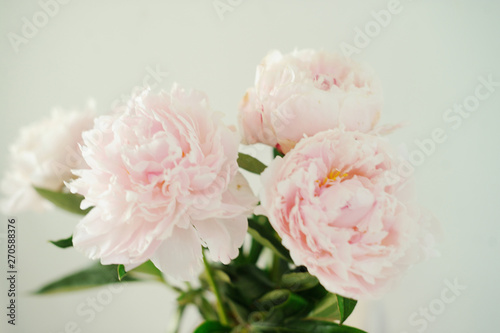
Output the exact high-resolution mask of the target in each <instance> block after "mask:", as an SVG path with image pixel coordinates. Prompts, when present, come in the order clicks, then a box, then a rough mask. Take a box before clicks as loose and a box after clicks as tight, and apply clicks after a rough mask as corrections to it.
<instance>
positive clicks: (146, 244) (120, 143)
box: [69, 86, 256, 280]
mask: <svg viewBox="0 0 500 333" xmlns="http://www.w3.org/2000/svg"><path fill="white" fill-rule="evenodd" d="M83 139H84V145H83V146H82V153H83V157H84V158H85V160H86V162H87V163H88V165H89V167H90V168H89V169H82V170H76V171H74V172H75V174H76V175H77V176H79V178H78V179H76V180H74V181H73V182H71V183H70V184H69V187H70V189H71V191H72V192H75V193H79V194H82V195H83V196H85V200H84V201H83V202H82V208H86V207H91V206H94V208H93V209H92V210H91V211H90V213H89V214H87V215H86V216H85V217H84V218H83V219H82V220H81V221H80V223H79V224H78V225H77V227H76V230H75V233H74V236H73V243H74V246H75V248H77V249H78V250H80V251H82V252H84V253H85V254H86V255H87V256H88V257H90V258H93V259H97V258H100V259H101V262H102V263H103V264H124V265H125V267H126V269H131V268H133V267H135V266H137V265H139V264H141V263H143V262H145V261H147V260H152V261H153V263H154V264H155V265H156V266H157V267H158V268H159V269H161V270H162V271H163V272H164V273H166V274H167V275H169V276H172V277H175V278H179V279H183V280H188V279H191V278H192V277H193V276H194V275H195V274H196V273H197V272H198V271H199V269H200V267H201V263H202V260H201V258H202V246H205V247H207V248H208V250H209V252H210V257H211V259H213V260H216V261H220V262H222V263H229V261H230V260H231V259H233V258H235V257H236V256H237V255H238V248H239V247H240V246H241V245H242V243H243V240H244V238H245V234H246V231H247V219H246V218H247V215H248V214H249V213H250V212H251V211H252V209H253V207H254V205H255V204H256V198H255V197H254V196H253V194H252V192H251V190H250V188H249V186H248V184H247V182H246V180H245V179H244V178H243V176H242V175H241V174H240V173H239V171H238V165H237V162H236V160H237V155H238V141H239V140H238V136H237V134H236V133H235V132H234V131H232V130H230V129H229V128H228V127H226V126H225V125H224V124H223V123H222V121H221V115H220V114H216V113H213V112H212V111H211V110H210V108H209V105H208V99H207V97H206V95H205V94H203V93H201V92H197V91H185V90H183V89H181V88H179V87H177V86H174V88H173V89H172V91H171V92H170V93H167V92H161V93H159V94H153V93H151V92H150V91H149V90H144V91H143V92H141V93H139V94H137V95H136V96H134V97H133V98H132V99H131V100H130V101H129V102H128V103H127V104H126V105H123V106H120V107H118V109H117V110H115V111H114V113H113V114H111V115H107V116H101V117H99V118H97V119H96V121H95V126H94V128H93V129H92V130H90V131H87V132H85V133H84V134H83Z"/></svg>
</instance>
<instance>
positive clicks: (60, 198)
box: [34, 186, 92, 215]
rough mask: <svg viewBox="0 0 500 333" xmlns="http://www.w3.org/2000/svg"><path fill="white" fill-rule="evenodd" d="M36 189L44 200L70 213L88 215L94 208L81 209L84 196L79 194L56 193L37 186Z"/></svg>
mask: <svg viewBox="0 0 500 333" xmlns="http://www.w3.org/2000/svg"><path fill="white" fill-rule="evenodd" d="M34 188H35V190H36V191H37V192H38V194H39V195H40V196H42V197H43V198H44V199H47V200H48V201H50V202H52V203H53V204H54V205H56V206H57V207H59V208H62V209H64V210H67V211H68V212H71V213H75V214H80V215H86V214H87V213H88V212H90V210H91V209H92V207H89V208H87V209H85V210H82V209H80V203H81V202H82V200H83V196H81V195H79V194H73V193H64V192H54V191H51V190H46V189H44V188H40V187H35V186H34Z"/></svg>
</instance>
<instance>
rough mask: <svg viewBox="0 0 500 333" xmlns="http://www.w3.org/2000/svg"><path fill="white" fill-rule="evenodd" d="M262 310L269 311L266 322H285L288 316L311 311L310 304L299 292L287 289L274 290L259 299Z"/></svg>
mask: <svg viewBox="0 0 500 333" xmlns="http://www.w3.org/2000/svg"><path fill="white" fill-rule="evenodd" d="M256 306H257V307H258V308H259V310H261V311H269V313H268V314H267V315H266V316H265V318H264V322H266V323H283V322H284V320H285V319H288V318H292V317H295V318H298V317H302V316H305V315H306V314H307V313H308V312H309V311H310V308H311V306H310V304H309V303H308V302H307V301H306V300H305V299H304V298H302V297H300V296H299V295H297V294H294V293H292V292H290V290H286V289H278V290H273V291H271V292H269V293H267V294H265V295H264V296H263V297H261V298H260V299H259V300H258V301H257V305H256Z"/></svg>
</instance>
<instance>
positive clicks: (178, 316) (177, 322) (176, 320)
mask: <svg viewBox="0 0 500 333" xmlns="http://www.w3.org/2000/svg"><path fill="white" fill-rule="evenodd" d="M185 309H186V306H184V305H182V306H179V307H177V312H176V313H175V316H174V317H173V318H172V319H171V321H170V322H169V323H168V327H167V332H168V333H179V328H180V327H181V321H182V315H183V314H184V310H185Z"/></svg>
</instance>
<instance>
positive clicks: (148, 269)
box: [130, 260, 163, 281]
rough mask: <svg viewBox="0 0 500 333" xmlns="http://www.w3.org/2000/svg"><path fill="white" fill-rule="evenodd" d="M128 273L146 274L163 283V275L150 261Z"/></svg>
mask: <svg viewBox="0 0 500 333" xmlns="http://www.w3.org/2000/svg"><path fill="white" fill-rule="evenodd" d="M130 273H134V274H136V273H143V274H148V275H152V276H155V277H157V278H158V280H160V281H163V274H162V272H161V271H160V270H159V269H158V267H156V266H155V264H153V262H152V261H151V260H148V261H146V262H145V263H143V264H141V265H139V266H137V267H136V268H134V269H133V270H131V271H130Z"/></svg>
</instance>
